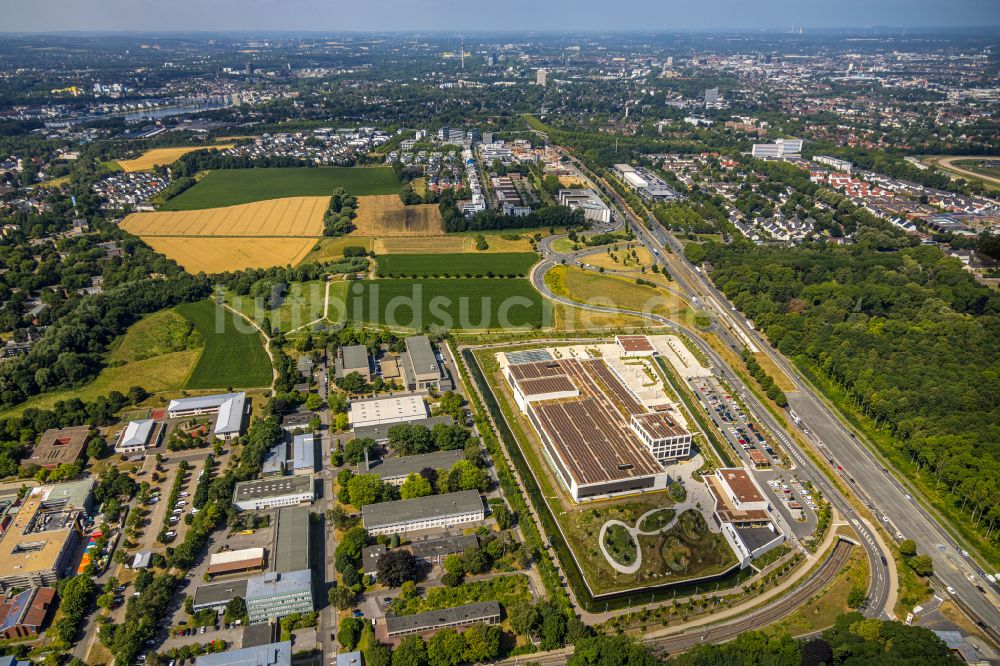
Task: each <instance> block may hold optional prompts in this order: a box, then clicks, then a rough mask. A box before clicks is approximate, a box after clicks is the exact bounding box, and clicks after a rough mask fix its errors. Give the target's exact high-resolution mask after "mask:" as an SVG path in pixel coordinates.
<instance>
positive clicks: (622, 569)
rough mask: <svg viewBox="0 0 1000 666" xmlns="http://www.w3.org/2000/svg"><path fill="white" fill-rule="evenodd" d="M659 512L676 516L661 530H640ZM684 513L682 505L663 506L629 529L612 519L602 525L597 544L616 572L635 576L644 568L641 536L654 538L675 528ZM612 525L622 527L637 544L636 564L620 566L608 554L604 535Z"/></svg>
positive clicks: (650, 512) (652, 510) (641, 517)
mask: <svg viewBox="0 0 1000 666" xmlns="http://www.w3.org/2000/svg"><path fill="white" fill-rule="evenodd" d="M659 511H673V512H674V515H673V517H672V518H671V519H670V522H669V523H667V524H666V525H664V526H663V527H660V528H659V529H655V530H648V531H643V530H641V529H639V525H641V524H642V521H644V520H645V519H646V517H647V516H652V515H653V514H654V513H657V512H659ZM682 512H683V510H682V509H681V506H680V505H678V506H676V507H668V506H661V507H657V508H655V509H650V510H649V511H647V512H646V513H644V514H642V515H641V516H639V519H638V520H636V521H635V527H629V526H628V525H626V524H625V523H623V522H622V521H620V520H618V519H616V518H612V519H611V520H609V521H608V522H606V523H604V524H603V525H601V532H600V534H598V535H597V542H598V543H599V544H600V546H601V553H603V554H604V559H606V560H607V561H608V564H610V565H611V566H612V567H613V568H614V570H615V571H618V572H619V573H623V574H633V573H635V572H636V571H638V570H639V567H640V566H642V548H641V547H640V546H639V537H640V536H654V535H656V534H659V533H660V532H663V531H664V530H669V529H670V528H671V527H673V526H674V525H676V524H677V519H678V517H679V516H680V515H681V513H682ZM612 525H621V526H622V527H624V528H625V530H626V531H627V532H628V533H629V535H630V536H631V537H632V542H633V543H635V562H633V563H632V564H631V565H629V566H625V565H624V564H619V563H618V562H617V561H616V560H615V558H614V557H612V556H611V553H609V552H608V549H607V548H606V547H605V545H604V535H605V533H606V532H607V531H608V528H610V527H611V526H612Z"/></svg>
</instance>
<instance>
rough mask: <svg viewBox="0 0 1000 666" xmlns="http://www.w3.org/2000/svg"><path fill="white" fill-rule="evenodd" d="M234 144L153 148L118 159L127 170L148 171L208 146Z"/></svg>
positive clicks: (224, 146) (218, 145)
mask: <svg viewBox="0 0 1000 666" xmlns="http://www.w3.org/2000/svg"><path fill="white" fill-rule="evenodd" d="M232 147H233V144H231V143H227V144H215V145H211V146H181V147H179V148H153V149H152V150H147V151H146V152H144V153H143V154H142V155H140V156H139V157H136V158H135V159H133V160H117V162H118V164H120V165H121V168H122V169H124V170H125V171H147V170H149V169H152V168H153V167H155V166H157V165H158V164H173V163H174V162H176V161H177V160H179V159H180V158H181V157H182V156H183V155H186V154H187V153H191V152H194V151H196V150H204V149H206V148H218V149H219V150H223V149H226V148H232Z"/></svg>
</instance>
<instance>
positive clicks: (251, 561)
mask: <svg viewBox="0 0 1000 666" xmlns="http://www.w3.org/2000/svg"><path fill="white" fill-rule="evenodd" d="M265 562H266V557H265V555H264V549H263V548H243V549H241V550H226V551H223V552H221V553H214V554H212V555H211V556H210V557H209V558H208V570H207V571H206V573H207V574H208V575H209V577H214V576H231V575H233V574H240V573H249V572H251V571H263V570H264V565H265Z"/></svg>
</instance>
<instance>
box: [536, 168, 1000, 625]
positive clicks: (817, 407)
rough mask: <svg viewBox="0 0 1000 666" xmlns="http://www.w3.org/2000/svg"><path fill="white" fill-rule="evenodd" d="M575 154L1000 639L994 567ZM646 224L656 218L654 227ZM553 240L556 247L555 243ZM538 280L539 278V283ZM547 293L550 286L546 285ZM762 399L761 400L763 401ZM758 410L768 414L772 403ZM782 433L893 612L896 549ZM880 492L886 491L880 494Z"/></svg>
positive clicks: (894, 528) (819, 440)
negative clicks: (847, 524) (787, 382)
mask: <svg viewBox="0 0 1000 666" xmlns="http://www.w3.org/2000/svg"><path fill="white" fill-rule="evenodd" d="M564 154H566V153H564ZM567 157H569V158H570V160H571V161H572V162H573V164H574V165H575V167H576V168H577V169H578V170H581V171H584V172H586V173H587V174H588V176H589V178H588V179H589V180H591V182H594V183H595V184H596V185H597V186H598V187H599V189H600V190H601V191H602V192H603V193H604V194H605V196H607V197H608V198H609V199H610V200H611V201H612V202H613V203H614V205H613V206H612V208H613V210H615V213H616V214H617V215H621V216H623V217H624V218H625V219H626V220H627V222H628V225H629V228H630V229H631V230H632V231H633V233H635V234H636V237H637V238H638V239H639V240H640V241H641V242H642V244H643V245H644V246H646V248H647V249H649V250H650V252H651V253H652V254H653V255H654V257H655V258H656V259H657V260H658V262H659V263H661V264H663V265H665V266H666V267H667V268H668V269H669V270H670V273H671V274H672V275H673V277H674V278H675V280H676V281H677V283H678V284H679V285H680V286H681V287H683V288H684V289H685V290H686V291H687V292H688V293H690V294H692V295H693V296H695V297H696V298H699V299H700V304H701V305H703V306H704V307H705V308H706V309H707V310H709V311H710V312H711V313H712V314H713V315H714V316H715V322H714V324H713V329H714V330H715V332H716V333H718V335H719V337H720V338H721V339H722V340H723V342H725V343H726V344H729V345H730V346H731V347H732V348H733V349H734V351H738V350H739V349H741V348H742V347H743V346H747V347H749V348H750V349H751V350H752V351H755V352H763V353H765V354H767V355H768V357H770V359H771V360H772V361H773V362H774V363H775V364H776V365H777V366H778V367H779V368H780V369H781V370H782V372H784V373H785V374H786V375H787V376H788V377H789V378H790V379H791V380H792V381H793V382H794V383H795V386H796V389H797V390H795V391H790V392H786V395H787V397H788V400H789V403H790V407H791V409H792V410H793V411H794V412H795V413H796V415H797V417H798V418H799V419H801V424H802V425H801V426H800V428H799V429H800V431H802V433H803V435H804V436H806V437H808V438H810V439H811V440H812V441H813V442H814V443H815V444H822V446H823V447H825V449H826V450H827V451H829V452H830V454H831V456H832V457H833V458H834V460H835V461H836V463H835V464H839V465H841V466H842V467H843V468H844V470H845V472H844V474H843V476H844V479H845V482H846V483H847V484H848V485H849V486H850V487H851V489H852V490H853V491H854V492H856V493H857V494H858V495H859V497H860V498H861V499H862V501H867V502H869V503H870V504H871V506H872V507H873V508H872V509H871V510H872V511H873V514H874V515H875V517H876V518H875V520H882V518H883V516H884V517H885V520H884V521H883V522H884V523H885V524H886V526H887V529H889V530H890V533H892V534H895V533H897V532H898V533H899V534H902V535H903V537H904V538H911V539H913V540H914V541H915V542H916V543H917V547H918V550H919V551H920V552H923V553H927V554H929V555H931V557H932V558H933V560H934V565H935V572H936V577H937V578H938V579H939V580H940V581H941V582H942V583H943V584H944V586H945V589H944V590H941V591H942V592H943V593H947V594H948V595H949V596H950V597H952V599H953V600H954V601H955V602H956V604H957V605H958V606H959V607H960V608H961V609H962V610H963V611H964V612H965V613H966V614H967V615H969V617H970V618H971V619H972V620H973V621H975V622H976V623H977V624H978V625H979V626H980V628H981V629H983V630H984V631H985V632H986V633H987V634H988V635H989V636H990V638H991V639H992V640H993V641H994V642H997V643H998V644H1000V597H998V595H997V593H996V589H993V588H992V586H990V585H989V584H987V583H986V581H985V580H984V578H983V575H984V574H985V573H987V572H985V571H983V570H982V569H981V568H980V567H979V566H978V565H977V564H976V563H975V561H974V560H972V559H971V558H969V557H967V556H966V555H965V554H964V549H963V548H962V547H961V546H960V545H959V544H958V543H957V542H956V540H955V539H954V538H953V537H952V536H951V535H950V534H949V532H948V531H947V530H946V529H945V528H944V527H943V526H942V525H941V524H940V523H939V521H938V520H936V519H935V518H934V517H933V516H931V515H930V513H929V512H928V511H927V510H926V509H924V508H923V507H922V506H921V505H920V504H919V503H918V502H917V501H915V500H914V499H913V498H912V495H911V493H910V492H909V491H908V490H907V489H905V488H904V486H903V484H902V483H901V482H900V481H899V479H898V478H896V476H895V475H894V474H893V473H892V472H891V471H890V470H889V469H888V468H887V467H886V466H885V465H884V464H883V463H882V462H881V461H879V460H878V459H877V458H876V456H875V455H874V454H873V453H872V452H871V450H869V448H868V446H866V445H865V444H864V443H863V442H862V441H861V440H860V439H859V438H858V436H857V435H856V434H855V433H854V432H852V431H851V430H850V429H849V428H848V427H847V426H845V425H844V423H843V422H842V421H841V420H840V419H839V418H838V417H837V416H836V415H835V414H834V413H833V411H832V410H831V408H830V407H829V406H828V405H827V404H826V403H825V402H823V401H822V400H821V399H820V398H818V397H817V396H816V395H815V393H814V391H813V388H812V387H811V386H810V385H808V384H807V383H806V382H805V381H804V380H803V379H802V377H801V376H800V375H799V373H798V372H797V371H796V370H795V368H794V367H793V366H792V364H791V362H790V361H788V360H787V359H786V358H785V357H784V356H782V355H781V354H780V353H778V352H777V351H776V350H774V349H773V348H772V347H771V346H770V344H769V343H768V342H767V341H766V340H764V339H763V338H762V336H760V334H759V333H758V332H757V331H756V330H754V329H753V328H751V327H750V325H748V323H747V322H746V320H745V319H744V318H743V317H742V316H741V315H740V313H738V312H735V308H734V307H733V306H732V305H731V304H729V301H728V300H727V299H726V297H725V296H724V295H723V294H722V293H721V292H720V291H719V290H718V289H716V288H715V286H714V285H713V284H712V282H711V281H710V280H708V278H707V277H706V276H705V274H704V273H703V272H702V271H701V270H700V269H697V268H696V267H695V266H693V265H692V264H691V263H690V262H689V261H687V259H686V258H685V257H684V254H683V246H682V245H681V243H680V242H679V241H678V240H677V238H675V237H674V236H673V234H671V233H670V232H668V231H667V230H666V229H664V228H663V227H662V226H661V225H660V224H659V222H657V221H656V220H655V219H654V218H652V216H650V217H649V219H648V220H647V221H646V223H643V222H642V221H640V220H639V219H638V218H637V217H636V216H635V215H634V214H632V212H631V211H630V210H629V209H628V207H627V205H626V204H625V202H624V200H623V199H622V197H621V196H620V195H619V194H618V193H617V192H616V191H614V189H613V188H611V187H607V186H606V185H605V184H603V183H602V182H601V181H600V179H598V178H597V177H596V176H594V175H593V174H592V173H590V172H589V170H588V169H586V167H585V166H583V165H582V164H580V162H579V161H578V160H576V158H574V157H573V156H572V155H569V154H567ZM646 224H648V225H649V228H647V226H646ZM547 247H548V249H550V246H547ZM668 247H669V248H670V249H671V252H669V253H668V252H666V251H665V248H668ZM653 250H656V251H655V252H654V251H653ZM535 275H536V274H535V273H533V275H532V277H533V278H534V277H535ZM540 282H541V283H542V285H543V286H544V280H540ZM536 286H538V285H537V283H536ZM540 290H541V289H540ZM542 293H543V294H545V293H546V292H545V291H542ZM689 337H690V338H691V339H692V340H693V341H695V343H696V344H698V345H699V347H701V348H702V350H703V351H705V349H706V348H707V349H709V350H711V348H710V347H708V345H707V344H705V343H704V342H703V341H701V340H700V338H698V337H697V336H695V335H693V334H692V335H689ZM713 357H714V358H713ZM709 358H712V360H713V363H716V364H717V365H716V367H717V368H719V369H721V370H722V373H723V374H724V375H732V373H731V371H729V370H728V368H727V367H726V365H725V364H724V363H721V359H720V358H718V357H717V356H716V355H714V353H713V354H709ZM730 385H731V386H732V385H733V384H732V383H731V384H730ZM734 390H735V386H734ZM752 397H753V396H752V394H749V395H748V398H752ZM752 402H757V401H756V398H753V400H752ZM757 407H760V405H759V404H758V405H757ZM755 411H756V409H755ZM758 413H762V414H764V413H766V410H764V411H763V412H758ZM768 416H769V414H768ZM772 420H773V419H772ZM769 425H770V424H769ZM772 432H776V433H778V432H783V429H780V428H779V429H778V430H772ZM779 438H781V439H782V444H783V445H784V446H785V449H786V451H788V452H789V454H790V455H791V456H792V457H793V459H794V460H795V462H796V463H797V464H798V465H799V466H800V467H801V468H803V469H806V470H808V471H809V477H810V478H811V479H812V480H813V483H814V484H817V485H825V486H826V488H825V489H824V494H825V495H826V497H827V498H830V499H834V498H835V499H836V500H837V501H835V505H837V508H838V509H839V510H840V511H841V513H842V514H844V515H846V516H848V518H849V519H850V520H851V523H852V525H853V526H854V527H855V529H856V530H858V531H859V533H860V534H861V536H862V538H863V540H864V543H865V545H866V550H868V551H869V556H870V559H871V564H872V571H874V572H875V574H876V576H875V577H873V581H872V586H873V589H872V590H870V603H871V604H872V607H874V608H879V609H880V610H882V611H883V613H884V614H886V615H889V614H891V611H892V609H891V608H886V607H885V603H886V601H887V600H888V592H887V590H886V589H885V588H887V587H888V585H889V582H890V581H889V576H888V575H886V576H885V577H884V580H882V581H879V580H877V578H878V576H880V575H881V574H883V573H884V574H890V573H892V572H890V571H888V570H887V568H886V567H882V566H880V565H881V562H880V558H881V557H883V556H885V557H887V558H888V557H891V554H890V553H889V552H888V551H887V550H885V549H884V548H883V547H881V546H878V547H876V546H874V545H873V544H872V542H873V541H874V542H877V541H879V539H880V537H879V535H878V534H877V532H876V531H875V530H872V529H870V528H869V527H868V526H866V525H865V524H864V522H863V520H862V517H861V516H859V515H858V514H857V512H855V511H854V509H853V508H852V507H850V506H849V505H848V503H847V502H846V500H844V499H843V497H842V496H841V495H840V493H839V491H836V490H834V489H833V487H832V484H830V483H829V481H827V479H826V477H825V476H824V475H823V474H822V473H820V471H819V470H818V469H816V468H815V466H814V465H813V464H812V462H811V460H809V458H808V457H807V456H805V455H804V454H803V453H802V452H801V451H799V450H798V447H797V446H796V445H795V444H794V443H793V442H792V441H791V438H790V437H787V436H785V435H779ZM830 490H834V492H832V493H831V492H829V491H830ZM873 498H878V499H877V501H876V500H874V499H873ZM893 585H894V583H893ZM948 588H951V590H954V592H951V591H950V590H948ZM981 590H983V591H981Z"/></svg>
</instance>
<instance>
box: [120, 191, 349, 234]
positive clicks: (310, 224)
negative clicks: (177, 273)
mask: <svg viewBox="0 0 1000 666" xmlns="http://www.w3.org/2000/svg"><path fill="white" fill-rule="evenodd" d="M329 205H330V198H329V197H286V198H284V199H269V200H267V201H258V202H255V203H248V204H241V205H237V206H226V207H224V208H208V209H205V210H186V211H157V212H155V213H132V214H131V215H129V216H128V217H126V218H125V219H124V220H123V221H122V223H121V225H120V226H121V227H122V228H123V229H125V231H128V232H129V233H132V234H135V235H136V236H140V237H146V236H185V237H189V236H254V237H265V236H281V237H288V236H314V237H318V236H321V235H322V234H323V213H325V212H326V209H327V206H329Z"/></svg>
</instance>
